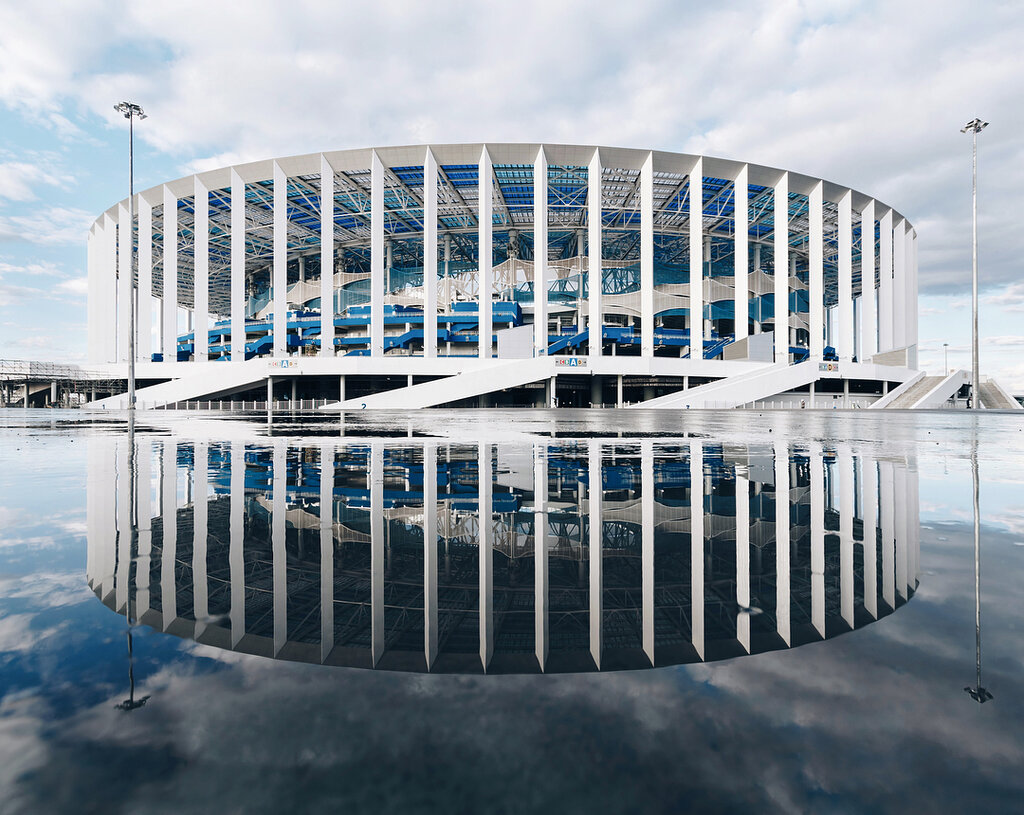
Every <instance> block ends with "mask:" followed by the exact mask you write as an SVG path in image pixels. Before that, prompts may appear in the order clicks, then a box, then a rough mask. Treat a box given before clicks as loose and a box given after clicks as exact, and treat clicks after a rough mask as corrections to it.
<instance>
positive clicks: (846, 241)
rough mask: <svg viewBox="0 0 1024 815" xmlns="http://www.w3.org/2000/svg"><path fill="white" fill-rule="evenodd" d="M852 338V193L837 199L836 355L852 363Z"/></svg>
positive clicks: (847, 192)
mask: <svg viewBox="0 0 1024 815" xmlns="http://www.w3.org/2000/svg"><path fill="white" fill-rule="evenodd" d="M853 352H854V337H853V193H852V192H851V191H850V190H847V191H846V192H844V193H843V194H842V196H841V197H840V198H839V336H838V338H837V344H836V353H837V354H838V355H839V359H841V360H843V361H847V362H848V361H852V360H853Z"/></svg>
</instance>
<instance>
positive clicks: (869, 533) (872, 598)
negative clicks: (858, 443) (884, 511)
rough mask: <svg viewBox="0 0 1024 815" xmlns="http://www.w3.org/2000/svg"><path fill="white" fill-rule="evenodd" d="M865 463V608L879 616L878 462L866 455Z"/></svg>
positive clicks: (863, 501) (873, 615) (871, 613)
mask: <svg viewBox="0 0 1024 815" xmlns="http://www.w3.org/2000/svg"><path fill="white" fill-rule="evenodd" d="M862 461H863V462H864V464H863V476H864V477H863V480H862V482H861V483H862V484H863V490H864V492H863V496H864V498H863V500H862V501H861V506H862V507H864V608H865V609H866V610H867V612H868V614H870V615H871V616H872V617H874V618H876V619H877V618H878V566H877V563H878V561H877V558H878V463H877V462H876V461H874V460H873V459H870V458H867V457H865V458H864V459H862Z"/></svg>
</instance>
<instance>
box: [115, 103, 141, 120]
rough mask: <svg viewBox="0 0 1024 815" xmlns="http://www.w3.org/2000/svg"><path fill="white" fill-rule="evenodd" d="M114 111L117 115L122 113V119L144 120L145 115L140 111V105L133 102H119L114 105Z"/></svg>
mask: <svg viewBox="0 0 1024 815" xmlns="http://www.w3.org/2000/svg"><path fill="white" fill-rule="evenodd" d="M114 110H116V111H117V112H118V113H123V114H124V118H126V119H131V118H132V117H133V116H134V117H135V118H137V119H145V118H146V114H145V112H144V111H143V110H142V107H141V106H140V105H136V104H135V103H134V102H120V103H118V104H116V105H114Z"/></svg>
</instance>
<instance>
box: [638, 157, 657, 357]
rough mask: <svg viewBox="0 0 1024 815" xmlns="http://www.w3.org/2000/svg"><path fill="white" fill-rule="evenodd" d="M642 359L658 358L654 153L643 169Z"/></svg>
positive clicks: (641, 249)
mask: <svg viewBox="0 0 1024 815" xmlns="http://www.w3.org/2000/svg"><path fill="white" fill-rule="evenodd" d="M640 356H641V357H644V358H646V359H650V358H651V357H653V356H654V153H648V154H647V158H645V159H644V163H643V164H642V165H641V167H640Z"/></svg>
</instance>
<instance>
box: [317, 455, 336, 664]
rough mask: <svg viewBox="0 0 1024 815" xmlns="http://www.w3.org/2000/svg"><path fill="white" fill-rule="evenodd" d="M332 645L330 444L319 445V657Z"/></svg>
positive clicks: (332, 560)
mask: <svg viewBox="0 0 1024 815" xmlns="http://www.w3.org/2000/svg"><path fill="white" fill-rule="evenodd" d="M333 649H334V447H333V446H332V445H330V444H321V445H320V661H321V662H326V661H327V657H329V656H330V655H331V651H332V650H333Z"/></svg>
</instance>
